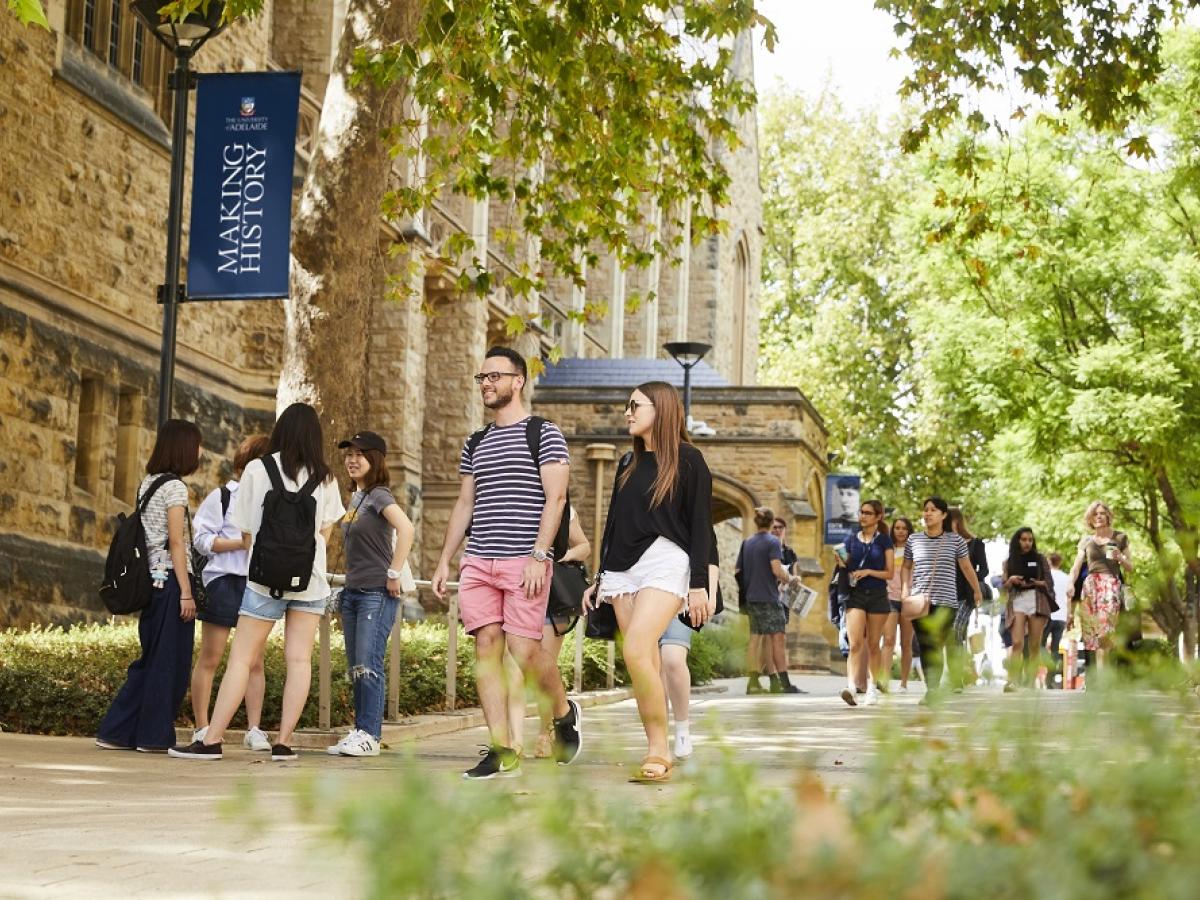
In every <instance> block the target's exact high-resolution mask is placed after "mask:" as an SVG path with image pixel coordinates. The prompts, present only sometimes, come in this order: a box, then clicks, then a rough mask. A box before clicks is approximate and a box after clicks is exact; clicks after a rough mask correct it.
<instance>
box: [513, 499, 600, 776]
mask: <svg viewBox="0 0 1200 900" xmlns="http://www.w3.org/2000/svg"><path fill="white" fill-rule="evenodd" d="M591 555H592V545H591V542H590V541H588V539H587V535H586V534H584V533H583V526H582V525H580V524H579V516H578V514H577V513H576V512H575V507H573V506H572V507H571V515H570V524H569V526H568V529H567V552H566V553H564V554H563V555H562V557H560V558H559V560H558V562H560V563H583V562H586V561H587V558H588V557H589V556H591ZM559 624H561V623H555V622H554V621H552V620H551V618H550V615H549V613H547V615H546V619H545V622H544V624H543V625H542V643H541V645H540V646H539V648H538V650H537V652H538V653H541V654H542V655H543V656H544V657H546V658H545V659H544V660H543V661H542V662H541V664H540V665H539V666H538V668H539V670H543V669H544V670H548V669H549V668H550V667H551V666H553V667H554V669H555V670H556V671H557V669H558V654H559V652H560V651H561V650H562V645H563V639H564V638H566V636H567V633H566V632H565V631H564V632H563V633H562V634H559V632H558V626H559ZM504 674H505V677H506V678H507V679H508V733H509V734H510V735H511V737H510V738H509V740H510V741H511V742H512V745H513V751H514V752H515V753H516V754H517V755H518V756H521V755H522V753H523V752H524V744H525V741H524V732H525V673H523V672H522V671H521V666H520V665H519V664H518V663H517V661H516V660H515V659H514V658H513V655H512V654H511V653H509V652H508V651H507V649H506V650H505V651H504ZM535 693H536V695H537V696H536V700H537V705H538V718H539V720H540V726H541V727H540V728H539V729H538V736H537V740H536V741H535V742H534V745H533V755H534V758H535V759H546V758H548V757H550V756H553V755H554V711H553V709H552V705H551V702H550V698H549V696H548V695H547V694H546V693H545V692H543V691H536V692H535Z"/></svg>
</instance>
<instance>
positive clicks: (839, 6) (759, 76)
mask: <svg viewBox="0 0 1200 900" xmlns="http://www.w3.org/2000/svg"><path fill="white" fill-rule="evenodd" d="M758 8H759V10H760V11H761V12H762V13H763V14H764V15H765V16H766V17H767V18H768V19H770V20H771V21H772V22H774V23H775V26H776V28H777V29H778V31H779V40H778V43H777V44H776V45H775V52H774V53H768V52H767V51H766V49H765V48H764V47H763V46H762V44H761V41H756V42H755V48H754V66H755V82H756V86H757V87H758V90H759V92H760V93H767V92H769V91H770V90H771V89H772V88H773V87H775V86H777V84H778V83H779V82H781V81H782V82H783V83H784V84H785V85H787V86H788V87H791V88H798V89H800V90H802V91H804V92H806V93H811V94H814V95H815V94H817V93H818V92H819V91H820V90H821V88H822V87H823V86H824V85H825V83H826V81H827V80H829V81H831V83H832V85H833V86H834V87H835V88H836V89H837V92H838V94H839V95H840V96H841V98H842V100H843V102H844V103H845V104H846V106H847V107H849V108H853V109H869V108H876V109H878V110H879V111H880V112H881V113H883V114H884V115H885V116H886V115H888V114H890V113H893V112H895V111H896V109H897V108H898V107H899V101H898V100H897V98H896V89H897V88H898V87H899V86H900V82H901V81H902V80H903V78H904V76H905V75H906V74H907V73H908V71H909V66H908V64H907V62H906V61H905V60H903V59H893V58H891V57H890V56H889V55H888V54H889V51H890V50H891V49H892V47H894V46H896V38H895V34H894V32H893V31H892V25H893V19H892V17H891V16H889V15H888V14H887V13H884V12H880V11H879V10H877V9H875V7H874V3H873V2H872V0H759V2H758Z"/></svg>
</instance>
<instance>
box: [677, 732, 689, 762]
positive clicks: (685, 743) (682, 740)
mask: <svg viewBox="0 0 1200 900" xmlns="http://www.w3.org/2000/svg"><path fill="white" fill-rule="evenodd" d="M691 755H692V736H691V735H690V734H677V735H675V758H676V759H687V758H688V757H689V756H691Z"/></svg>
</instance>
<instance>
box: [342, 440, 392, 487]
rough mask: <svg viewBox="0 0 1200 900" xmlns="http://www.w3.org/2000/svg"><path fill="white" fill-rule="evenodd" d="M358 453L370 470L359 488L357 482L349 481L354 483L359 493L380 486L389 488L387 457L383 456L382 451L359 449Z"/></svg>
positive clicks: (389, 478) (389, 476)
mask: <svg viewBox="0 0 1200 900" xmlns="http://www.w3.org/2000/svg"><path fill="white" fill-rule="evenodd" d="M358 452H359V453H361V454H362V455H363V459H365V460H366V461H367V465H368V466H370V467H371V468H370V470H369V471H368V472H367V477H366V478H364V479H363V482H362V485H361V486H359V484H358V482H357V481H355V480H354V479H351V481H354V486H355V487H356V488H357V489H358V490H360V491H369V490H372V489H373V488H377V487H379V486H380V485H382V486H383V487H391V486H392V476H391V475H390V474H388V467H387V457H386V456H384V455H383V451H382V450H375V449H370V450H363V449H359V451H358Z"/></svg>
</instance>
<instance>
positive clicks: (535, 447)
mask: <svg viewBox="0 0 1200 900" xmlns="http://www.w3.org/2000/svg"><path fill="white" fill-rule="evenodd" d="M545 424H546V420H545V419H543V418H542V417H541V416H530V417H529V418H528V419H526V420H525V443H526V444H528V445H529V456H530V458H531V459H532V460H533V467H534V468H535V469H537V470H538V472H541V471H542V426H543V425H545Z"/></svg>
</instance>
